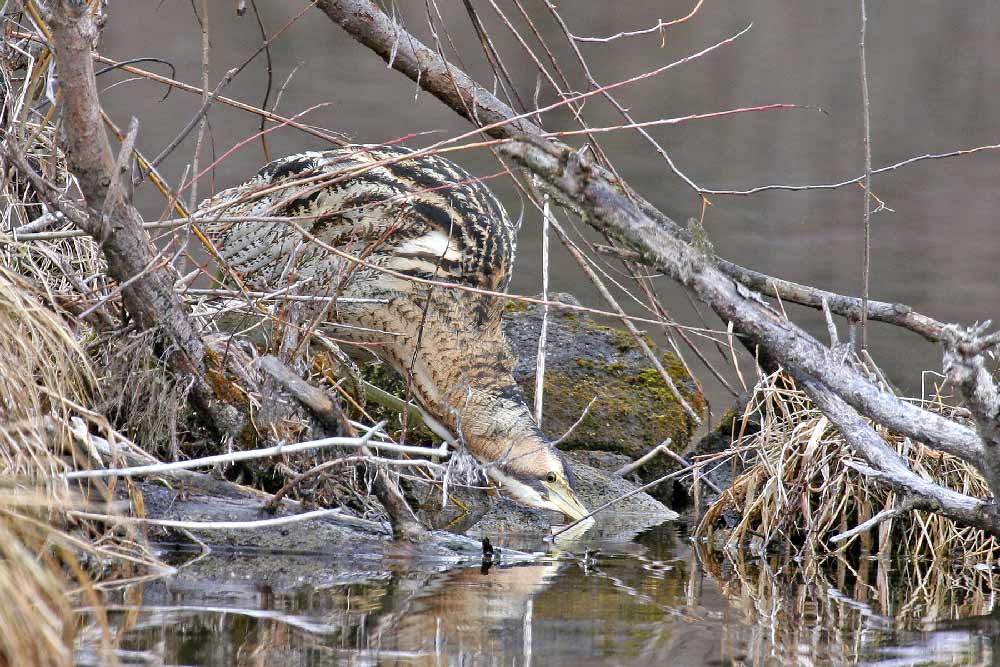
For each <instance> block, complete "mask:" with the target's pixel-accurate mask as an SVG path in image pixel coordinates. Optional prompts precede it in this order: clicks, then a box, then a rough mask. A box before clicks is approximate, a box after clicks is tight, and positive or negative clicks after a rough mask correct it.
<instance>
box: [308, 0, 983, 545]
mask: <svg viewBox="0 0 1000 667" xmlns="http://www.w3.org/2000/svg"><path fill="white" fill-rule="evenodd" d="M317 7H318V8H319V9H321V10H322V11H323V12H324V13H326V15H327V16H329V17H330V18H331V19H332V20H333V21H334V22H336V23H337V24H338V25H340V26H341V27H342V28H343V29H344V30H345V31H346V32H347V33H348V34H350V35H351V36H352V37H353V38H355V39H356V40H358V41H359V42H361V43H362V44H364V45H366V46H368V47H369V48H371V49H372V50H373V51H375V52H376V53H377V54H378V55H379V56H381V57H382V58H383V60H385V61H386V62H387V63H388V64H389V65H390V66H391V67H392V68H393V69H396V70H397V71H400V72H402V73H403V74H406V75H407V76H408V77H410V78H411V79H412V80H414V81H415V82H417V83H418V85H420V86H421V88H423V89H424V90H426V91H428V92H429V93H431V94H433V95H434V96H436V97H437V98H438V99H440V100H441V101H442V102H444V103H445V104H447V105H448V106H450V107H451V108H452V109H453V110H454V111H455V112H457V113H458V114H460V115H461V116H463V117H464V118H466V119H467V120H469V121H471V122H473V123H474V124H476V125H478V126H480V127H483V128H484V131H485V132H486V133H487V134H489V135H491V136H493V137H497V138H502V139H514V138H516V139H517V140H516V141H512V142H511V143H508V144H506V145H502V146H501V147H500V152H501V154H503V155H504V156H506V157H508V158H510V159H512V160H514V161H515V162H517V163H518V164H519V165H521V166H522V167H524V168H525V169H527V170H528V171H530V172H531V173H533V174H536V175H537V176H539V177H541V178H542V179H543V180H544V182H545V184H546V186H547V188H548V189H549V190H550V192H552V193H553V194H554V195H555V196H556V198H557V199H558V200H559V201H560V203H562V204H563V205H565V206H567V207H570V208H571V209H573V210H575V211H576V212H578V213H580V214H581V215H582V217H583V218H584V219H585V220H586V221H587V222H588V223H589V224H590V225H592V226H593V227H595V228H596V229H598V230H600V231H601V232H604V233H606V234H608V235H609V236H611V237H612V238H614V239H615V240H616V241H619V242H621V243H622V244H624V245H625V246H626V248H627V249H628V250H630V251H632V252H634V253H636V254H635V255H634V257H635V259H638V260H640V261H641V262H642V263H643V264H646V265H648V266H651V267H654V268H655V269H657V270H659V271H663V272H665V273H667V274H668V275H670V276H671V277H672V278H673V279H674V280H676V281H677V282H679V283H681V284H682V285H684V286H685V287H686V288H688V289H689V290H690V291H691V292H692V293H693V294H694V295H696V296H697V298H698V299H699V300H701V301H703V302H704V303H706V304H708V305H709V306H711V307H712V308H713V310H715V312H716V313H717V314H718V315H719V316H720V317H721V318H722V320H723V321H725V322H731V323H732V324H733V327H734V329H735V331H736V332H738V333H740V334H742V336H743V337H744V340H745V342H746V343H747V344H748V345H749V346H751V348H753V347H754V346H755V347H756V348H757V350H758V352H759V354H760V355H761V356H763V357H765V358H767V359H769V360H771V361H772V362H773V363H775V364H780V365H781V366H783V367H784V368H785V369H787V370H788V371H789V372H791V373H792V374H793V375H794V376H795V377H796V378H797V379H799V380H800V381H801V382H804V386H805V387H806V389H807V391H809V393H810V396H811V397H812V398H813V400H814V401H816V403H817V405H820V406H821V407H822V409H823V410H824V411H825V412H827V414H828V416H829V418H830V419H831V421H833V422H834V423H836V424H838V426H840V427H841V428H842V429H844V431H845V435H847V437H848V438H849V440H850V442H851V443H852V444H853V445H854V446H855V447H856V448H857V450H858V452H859V453H860V454H861V455H862V456H864V457H865V459H866V460H867V461H868V462H869V463H870V464H871V465H872V470H871V474H872V475H873V477H874V478H875V479H878V480H880V481H884V482H885V483H887V484H889V485H891V486H892V487H893V488H895V489H896V490H897V491H899V492H900V494H901V495H902V497H903V498H904V502H905V503H907V507H918V508H923V509H933V510H934V511H938V512H940V513H941V514H943V515H945V516H949V517H951V518H953V519H954V520H956V521H958V522H960V523H963V524H966V525H973V526H976V527H979V528H982V529H984V530H986V531H988V532H989V533H991V534H993V535H996V536H1000V517H998V515H997V511H996V506H995V503H994V501H993V500H992V499H989V500H986V499H977V498H971V497H969V496H964V495H962V494H958V493H956V492H953V491H950V490H948V489H945V488H943V487H940V486H938V485H934V484H929V483H924V484H922V485H917V484H916V483H915V480H913V479H911V478H908V477H907V475H906V474H905V472H904V470H903V469H900V468H899V466H898V465H896V464H897V463H898V462H896V461H894V460H892V459H891V458H889V457H887V456H884V455H883V454H885V452H883V451H881V450H880V448H877V447H875V443H874V442H873V439H872V436H873V435H874V431H872V432H871V433H868V432H867V431H866V430H865V429H864V428H861V426H862V425H865V422H864V419H863V418H862V417H861V415H864V416H865V417H867V418H869V419H872V420H874V421H876V422H878V423H881V424H883V425H885V426H887V427H889V428H891V429H893V430H895V431H898V432H899V433H902V434H904V435H907V436H909V437H911V438H913V439H915V440H918V441H920V442H923V443H925V444H927V445H929V446H932V447H936V448H938V449H940V450H942V451H944V452H947V453H950V454H953V455H955V456H958V457H960V458H962V459H964V460H966V461H968V462H970V463H972V464H973V465H974V466H975V467H976V468H977V470H979V472H980V473H981V474H982V475H983V477H984V478H985V479H986V480H987V483H988V484H989V487H990V489H991V490H992V495H993V496H994V498H995V497H997V495H998V493H1000V452H998V451H997V450H998V447H997V444H1000V441H998V439H997V434H998V433H1000V425H998V415H1000V398H998V394H997V390H996V388H995V386H994V384H993V380H992V378H991V377H990V376H989V374H988V373H987V372H985V370H984V366H983V360H982V357H981V355H982V353H983V352H984V351H985V350H986V349H988V348H989V347H990V346H993V345H996V344H997V342H998V341H997V340H996V336H989V337H984V336H982V330H981V329H972V330H968V331H965V330H961V329H959V328H958V327H955V326H950V325H945V324H943V323H941V322H938V321H936V320H934V319H933V318H930V317H927V316H925V315H921V314H919V313H916V312H915V311H913V309H912V308H910V307H908V306H906V305H903V304H889V303H880V302H874V301H868V302H867V304H866V305H867V307H866V308H865V311H864V316H865V317H866V318H867V319H871V320H877V321H883V322H887V323H890V324H895V325H897V326H900V327H903V328H906V329H909V330H911V331H914V332H916V333H918V334H919V335H921V336H923V337H925V338H927V339H928V340H931V341H936V340H941V341H943V342H944V344H945V348H946V365H947V370H948V376H949V379H950V380H952V381H953V382H954V383H955V384H956V386H957V387H958V388H959V390H960V391H961V393H962V395H963V398H964V399H965V401H966V404H967V405H968V406H969V408H970V409H971V410H972V412H973V417H974V420H975V423H976V425H977V427H978V432H977V431H976V430H973V429H971V428H968V427H966V426H963V425H961V424H958V423H955V422H953V421H950V420H948V419H945V418H944V417H941V416H939V415H936V414H933V413H931V412H928V411H926V410H922V409H920V408H919V407H917V406H914V405H912V404H910V403H907V402H904V401H902V400H900V399H898V398H897V397H896V396H894V395H892V394H889V393H887V392H884V391H881V390H880V389H879V388H878V387H876V386H875V385H873V384H872V383H871V382H869V381H868V379H867V378H865V377H864V376H862V375H861V374H860V373H858V372H857V371H855V370H853V369H852V368H850V367H849V366H847V365H846V364H845V363H843V361H842V359H839V358H836V357H835V356H834V355H833V354H831V352H830V350H829V349H828V348H826V347H824V346H823V345H822V344H820V343H819V342H818V341H817V340H815V339H814V338H813V337H811V336H809V335H808V334H807V333H805V332H804V331H803V330H802V329H800V328H799V327H797V326H796V325H794V324H793V323H791V322H789V321H788V320H786V319H784V318H783V317H782V316H781V315H780V314H778V313H776V312H775V311H773V310H772V309H771V308H770V307H769V306H768V305H767V304H766V302H765V301H764V300H763V298H762V296H761V295H762V294H763V295H767V296H775V297H779V298H781V299H783V300H786V301H790V302H793V303H800V304H803V305H807V306H811V307H814V308H824V307H826V308H828V309H829V310H830V311H831V312H833V313H836V314H839V315H842V316H845V317H847V318H848V319H850V320H860V319H862V308H863V307H865V304H864V303H863V302H862V300H861V299H857V298H852V297H847V296H843V295H839V294H835V293H832V292H826V291H822V290H817V289H815V288H812V287H808V286H805V285H799V284H796V283H792V282H789V281H784V280H780V279H776V278H772V277H770V276H767V275H764V274H761V273H759V272H756V271H752V270H750V269H746V268H743V267H740V266H738V265H736V264H733V263H730V262H727V261H725V260H724V259H721V258H718V257H716V256H715V255H714V254H713V253H712V251H711V247H710V245H709V244H708V243H707V241H706V240H705V239H704V238H702V235H701V234H700V233H699V230H693V231H694V233H693V234H692V233H691V232H689V231H687V230H683V229H681V228H680V227H679V226H678V225H677V224H676V223H675V222H673V221H672V220H671V219H670V218H669V217H668V216H666V215H665V214H663V213H662V212H660V211H659V210H657V209H656V208H655V207H653V206H652V205H651V204H649V203H648V202H646V201H644V200H643V199H642V198H641V197H639V196H638V195H637V194H636V193H635V192H634V191H632V190H631V189H630V188H629V187H628V186H627V185H626V184H623V183H622V182H621V181H620V180H619V179H617V178H615V177H613V176H612V175H611V174H610V173H609V172H608V171H607V170H606V169H604V168H603V167H601V166H600V165H597V164H594V163H591V162H590V161H588V160H587V159H585V158H584V157H582V156H580V155H578V154H577V153H576V152H575V151H573V150H571V149H570V148H568V147H567V146H565V145H562V144H560V143H558V142H553V141H549V140H546V139H544V138H543V137H542V131H541V129H540V128H539V127H538V126H537V125H535V124H533V123H531V122H530V120H528V115H525V114H521V115H519V114H517V113H515V112H514V111H513V110H512V109H511V108H510V107H508V106H507V105H505V104H504V103H502V102H501V101H500V100H498V99H497V98H496V97H494V96H493V95H492V94H490V93H489V92H488V91H487V90H486V89H485V88H483V87H482V86H480V85H478V84H477V83H476V82H475V81H473V80H472V79H471V78H470V77H469V76H468V75H466V74H465V73H464V72H462V71H461V70H460V69H459V68H457V67H455V66H454V65H452V64H450V63H447V62H445V61H444V60H443V58H442V57H441V56H439V54H438V53H437V52H435V51H434V50H432V49H430V48H428V47H427V46H425V45H424V44H422V43H421V42H420V41H419V40H418V39H416V38H415V37H414V36H413V35H412V34H410V33H408V32H407V31H406V30H405V29H404V28H403V27H402V26H400V25H399V24H398V23H397V22H395V21H393V20H392V19H391V18H390V17H388V16H387V15H386V14H385V13H383V12H382V11H380V10H379V9H378V7H377V6H376V5H374V4H373V3H370V2H367V1H366V0H320V1H319V2H318V3H317ZM505 121H506V122H505ZM824 304H825V305H824ZM848 433H849V434H850V435H848ZM875 437H877V436H875ZM903 468H904V469H905V465H904V466H903ZM910 475H912V473H910Z"/></svg>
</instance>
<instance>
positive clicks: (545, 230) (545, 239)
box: [535, 195, 551, 428]
mask: <svg viewBox="0 0 1000 667" xmlns="http://www.w3.org/2000/svg"><path fill="white" fill-rule="evenodd" d="M550 216H551V212H550V210H549V196H548V195H544V197H543V204H542V301H548V300H549V217H550ZM548 329H549V307H548V306H547V305H544V306H542V328H541V330H540V331H539V332H538V356H537V358H536V362H535V363H536V365H535V423H536V424H538V427H539V428H541V426H542V400H543V394H544V393H545V342H546V339H547V338H548Z"/></svg>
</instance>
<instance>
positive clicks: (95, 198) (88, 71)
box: [49, 0, 243, 433]
mask: <svg viewBox="0 0 1000 667" xmlns="http://www.w3.org/2000/svg"><path fill="white" fill-rule="evenodd" d="M49 20H50V21H51V26H50V27H51V29H52V42H53V46H54V47H55V48H54V51H55V56H56V67H57V69H58V72H59V84H60V90H61V94H62V101H63V103H62V124H63V129H64V135H65V143H64V149H65V153H66V158H67V162H68V164H69V168H70V170H71V171H72V172H73V175H74V176H76V179H77V182H78V183H79V185H80V191H81V192H82V193H83V196H84V199H85V200H86V202H87V207H88V209H89V212H88V213H89V214H88V216H87V218H86V220H84V221H82V223H81V227H82V228H83V230H84V231H85V232H87V233H88V234H89V235H90V236H92V237H93V238H94V239H95V240H96V241H97V242H98V243H99V244H100V246H101V251H102V253H103V254H104V258H105V260H106V261H107V264H108V273H109V275H110V276H111V277H112V278H114V279H115V280H116V281H117V282H118V284H119V285H120V286H122V300H123V301H124V304H125V308H126V310H127V311H128V313H129V315H131V316H132V317H133V318H134V319H135V320H136V322H137V323H138V324H139V326H140V327H141V328H143V329H152V328H157V329H158V330H159V331H160V332H161V333H162V335H163V337H164V338H165V339H166V340H165V342H166V346H165V347H166V350H167V353H168V360H169V362H170V365H171V367H172V368H173V369H174V371H175V372H179V373H181V374H183V375H188V376H191V377H192V378H193V379H194V380H195V382H194V388H193V392H192V396H193V397H194V399H195V400H196V402H197V403H198V404H199V407H201V408H203V409H205V410H206V413H207V414H209V415H211V421H212V422H213V423H212V425H213V427H215V428H216V429H217V430H219V431H222V432H229V433H239V432H241V431H242V429H243V420H242V419H241V418H240V416H239V415H237V414H236V411H235V410H234V409H233V408H232V407H231V406H224V405H221V404H219V403H218V402H213V399H214V392H213V391H212V389H211V387H210V386H209V385H208V383H207V382H206V381H205V379H204V378H205V376H206V371H207V369H206V363H205V347H204V344H203V343H202V341H201V338H200V337H199V335H198V332H197V331H196V330H195V328H194V326H193V324H192V322H191V319H190V318H189V317H188V313H187V310H186V309H185V307H184V305H183V303H182V302H181V300H180V298H179V297H178V295H177V294H175V293H174V290H173V281H174V276H173V274H172V271H171V270H170V267H169V265H168V264H167V263H166V262H165V261H163V262H161V261H159V260H158V259H157V257H156V255H157V253H156V251H155V249H154V248H153V245H152V243H151V242H150V240H149V236H148V235H147V233H146V231H145V230H144V229H143V228H142V220H141V218H140V217H139V214H138V212H137V211H136V210H135V208H134V207H133V206H132V205H131V203H130V202H129V201H128V200H127V195H126V191H125V188H120V187H116V188H112V184H114V183H128V182H129V180H128V178H127V174H123V173H119V174H116V173H115V169H116V165H115V160H114V159H113V157H112V153H111V145H110V143H109V142H108V137H107V134H106V133H105V130H104V125H103V123H102V122H101V115H100V102H99V100H98V95H97V83H96V81H95V79H94V66H93V58H92V57H91V47H92V46H93V41H94V39H95V37H96V35H97V26H96V25H95V21H94V17H93V16H92V15H91V13H90V11H89V5H88V3H85V2H79V1H78V0H55V1H54V2H52V3H51V15H50V17H49ZM125 164H127V161H124V160H123V161H122V165H121V168H124V166H125ZM109 193H110V197H109Z"/></svg>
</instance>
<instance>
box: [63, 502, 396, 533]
mask: <svg viewBox="0 0 1000 667" xmlns="http://www.w3.org/2000/svg"><path fill="white" fill-rule="evenodd" d="M67 514H68V515H69V516H71V517H73V518H76V519H88V520H91V521H103V522H104V523H114V524H132V525H138V526H161V527H163V528H181V529H185V530H256V529H259V528H271V527H273V526H281V525H285V524H289V523H298V522H300V521H311V520H313V519H320V518H324V519H333V520H334V521H336V522H337V523H342V524H344V525H346V526H351V527H354V528H364V529H366V530H375V531H379V532H381V531H382V530H383V529H384V526H383V525H382V524H380V523H378V522H376V521H368V520H366V519H358V518H356V517H353V516H347V515H345V514H343V511H342V510H341V509H340V508H337V509H329V510H313V511H311V512H303V513H302V514H290V515H288V516H279V517H275V518H272V519H257V520H255V521H178V520H174V519H143V518H140V517H134V516H121V515H117V514H97V513H94V512H67Z"/></svg>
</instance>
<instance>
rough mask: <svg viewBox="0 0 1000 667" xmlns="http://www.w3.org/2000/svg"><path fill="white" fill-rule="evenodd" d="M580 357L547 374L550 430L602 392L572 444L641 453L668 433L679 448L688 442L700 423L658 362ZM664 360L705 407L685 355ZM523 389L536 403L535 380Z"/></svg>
mask: <svg viewBox="0 0 1000 667" xmlns="http://www.w3.org/2000/svg"><path fill="white" fill-rule="evenodd" d="M626 335H627V334H626ZM575 361H576V367H577V370H574V371H571V372H566V371H562V372H560V371H558V370H550V371H548V372H546V374H545V414H546V420H547V421H546V424H545V426H546V431H547V432H549V435H550V436H553V437H557V436H559V435H561V430H565V429H566V428H568V427H569V425H570V424H572V423H573V422H574V421H576V419H577V418H578V417H579V416H580V414H581V413H582V412H583V410H584V408H585V407H586V406H587V405H588V404H589V403H590V401H591V399H592V398H594V396H597V397H598V398H597V400H596V401H594V404H593V406H592V407H591V408H590V411H589V412H588V414H587V416H586V417H585V418H584V419H583V421H582V422H581V423H580V425H579V426H578V427H577V428H576V430H575V431H573V433H572V434H571V436H570V437H569V438H568V439H567V440H566V441H565V442H564V446H565V447H566V448H567V449H576V448H579V449H603V450H607V451H613V452H617V453H621V454H626V455H628V456H632V457H635V456H637V455H641V454H643V453H645V451H646V450H648V448H649V447H650V446H652V445H653V444H657V443H659V442H661V441H662V440H664V439H665V438H668V437H669V438H671V439H672V441H673V447H674V448H675V449H678V450H679V449H683V448H685V447H686V446H687V443H688V441H689V439H690V437H691V434H692V432H693V430H694V425H693V423H692V422H691V420H690V418H689V417H688V416H687V414H686V413H685V411H684V409H683V408H682V407H681V406H680V404H679V403H678V402H677V400H676V399H675V398H674V395H673V393H672V392H671V391H670V389H669V388H668V387H667V385H666V383H665V382H664V381H663V378H662V377H660V374H659V372H658V371H657V370H656V369H655V368H648V367H643V368H642V369H641V370H638V371H634V370H632V368H633V367H632V366H631V365H630V364H627V363H625V362H623V361H620V360H616V361H614V362H611V363H606V362H604V361H603V360H601V359H595V358H584V357H578V358H577V359H576V360H575ZM662 362H663V366H664V369H665V370H666V371H667V373H668V374H669V375H670V377H671V379H672V380H673V381H674V383H675V385H676V386H677V387H678V389H679V390H680V392H681V395H682V396H684V399H685V400H686V401H688V403H689V404H690V405H691V407H692V408H694V409H695V410H698V411H702V410H703V409H704V400H703V398H702V396H701V393H700V392H699V391H698V390H697V388H696V387H695V385H694V383H693V382H692V380H691V378H690V376H689V375H688V374H687V372H686V371H685V370H684V366H683V364H682V363H681V362H680V360H679V359H677V358H676V357H674V356H673V355H671V354H665V355H664V356H663V359H662ZM522 389H523V390H524V392H525V395H526V398H527V400H528V401H529V403H530V402H531V401H532V400H533V399H534V381H533V380H531V381H525V382H524V383H523V385H522Z"/></svg>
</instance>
